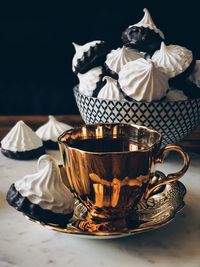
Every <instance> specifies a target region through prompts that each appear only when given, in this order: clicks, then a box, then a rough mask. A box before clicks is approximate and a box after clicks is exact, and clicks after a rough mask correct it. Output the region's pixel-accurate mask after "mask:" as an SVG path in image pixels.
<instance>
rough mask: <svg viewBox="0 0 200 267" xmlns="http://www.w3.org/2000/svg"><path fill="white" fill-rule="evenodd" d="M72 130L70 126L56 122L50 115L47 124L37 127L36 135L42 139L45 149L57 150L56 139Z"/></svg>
mask: <svg viewBox="0 0 200 267" xmlns="http://www.w3.org/2000/svg"><path fill="white" fill-rule="evenodd" d="M70 128H72V127H71V126H70V125H68V124H66V123H63V122H60V121H57V120H56V118H55V117H54V116H52V115H50V116H49V120H48V122H47V123H45V124H44V125H42V126H41V127H39V128H38V129H37V131H36V134H37V135H38V136H39V137H40V138H41V139H42V141H43V143H44V146H45V147H46V148H47V149H58V137H59V136H60V135H61V134H62V133H63V132H64V131H67V130H69V129H70Z"/></svg>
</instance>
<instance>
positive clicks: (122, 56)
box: [105, 46, 144, 74]
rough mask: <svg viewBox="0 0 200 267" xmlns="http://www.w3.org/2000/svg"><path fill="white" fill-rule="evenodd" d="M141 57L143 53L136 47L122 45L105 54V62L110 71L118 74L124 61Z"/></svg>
mask: <svg viewBox="0 0 200 267" xmlns="http://www.w3.org/2000/svg"><path fill="white" fill-rule="evenodd" d="M143 57H144V56H143V54H142V53H140V52H139V51H138V50H137V49H132V48H128V47H125V46H123V47H122V48H117V49H115V50H112V51H111V52H110V53H109V54H108V55H107V58H106V62H105V64H106V66H107V67H108V68H109V69H110V70H111V71H113V72H115V73H117V74H118V73H119V72H120V70H121V68H122V67H123V66H124V65H125V64H126V63H128V62H129V61H133V60H136V59H138V58H143Z"/></svg>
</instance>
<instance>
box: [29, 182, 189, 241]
mask: <svg viewBox="0 0 200 267" xmlns="http://www.w3.org/2000/svg"><path fill="white" fill-rule="evenodd" d="M185 194H186V188H185V186H184V185H183V184H182V183H181V182H179V181H177V182H174V183H171V184H168V185H166V186H164V187H162V190H160V192H157V193H156V194H154V195H153V196H152V197H150V198H149V199H148V200H147V201H141V202H140V203H139V204H138V206H137V208H136V210H137V214H138V218H139V223H138V225H132V226H130V228H129V229H128V230H126V231H115V232H103V231H102V232H95V231H94V232H89V231H87V230H82V229H80V228H79V225H80V223H81V222H84V221H85V215H86V212H87V210H86V208H85V207H84V206H83V204H81V203H80V202H79V201H78V200H77V201H76V204H75V209H74V216H73V218H72V219H71V221H70V222H69V223H68V224H67V227H66V228H61V227H59V226H58V225H56V224H47V223H44V222H42V221H38V220H37V221H36V220H34V219H32V218H30V217H28V216H27V215H24V216H25V217H26V218H27V219H29V220H31V221H33V222H35V223H39V224H41V225H42V226H45V227H47V228H49V229H52V230H55V231H58V232H62V233H66V234H69V235H74V236H77V237H86V238H96V239H111V238H121V237H125V236H130V235H134V234H139V233H143V232H146V231H150V230H154V229H157V228H160V227H162V226H164V225H166V224H168V223H169V222H170V221H171V220H173V219H174V217H175V215H176V214H177V212H178V211H180V210H181V209H182V208H183V207H184V205H185V203H184V201H183V199H184V196H185Z"/></svg>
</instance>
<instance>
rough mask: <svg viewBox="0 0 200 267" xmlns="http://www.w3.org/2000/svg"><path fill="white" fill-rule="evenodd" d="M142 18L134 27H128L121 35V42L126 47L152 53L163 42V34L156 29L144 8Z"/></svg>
mask: <svg viewBox="0 0 200 267" xmlns="http://www.w3.org/2000/svg"><path fill="white" fill-rule="evenodd" d="M143 11H144V17H143V18H142V20H141V21H139V22H138V23H136V24H134V25H130V26H129V27H128V28H127V29H125V31H124V32H123V33H122V41H123V43H124V44H125V45H126V46H131V47H133V48H136V49H139V50H141V51H145V52H149V53H152V52H154V51H156V50H157V49H159V47H160V43H161V41H162V40H164V38H165V37H164V34H163V32H162V31H161V30H160V29H158V28H157V27H156V25H155V24H154V22H153V20H152V18H151V15H150V13H149V11H148V10H147V8H144V10H143Z"/></svg>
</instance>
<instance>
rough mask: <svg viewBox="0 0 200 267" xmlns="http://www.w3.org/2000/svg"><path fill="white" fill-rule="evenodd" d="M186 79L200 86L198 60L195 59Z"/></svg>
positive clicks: (199, 63) (199, 64)
mask: <svg viewBox="0 0 200 267" xmlns="http://www.w3.org/2000/svg"><path fill="white" fill-rule="evenodd" d="M188 80H189V81H191V82H192V83H194V84H196V86H198V87H199V88H200V60H196V63H195V66H194V69H193V71H192V73H191V74H190V76H189V77H188Z"/></svg>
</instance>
